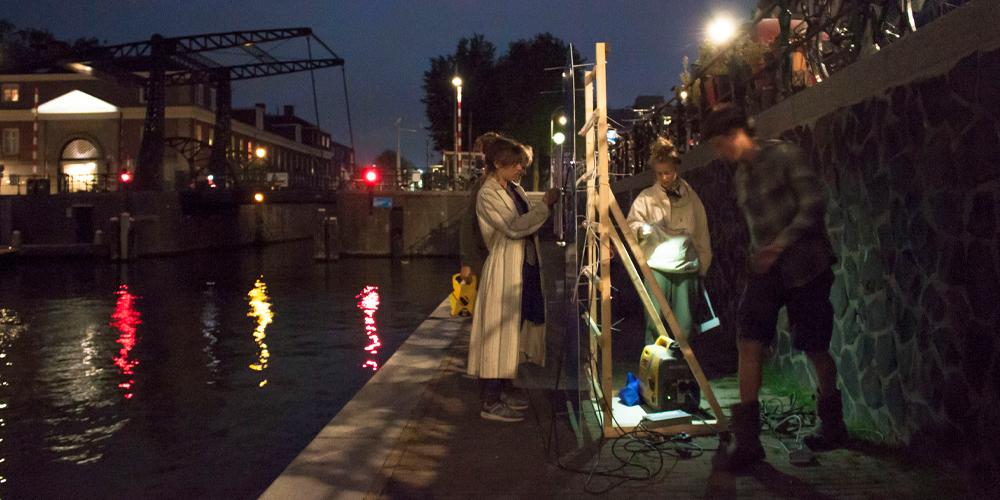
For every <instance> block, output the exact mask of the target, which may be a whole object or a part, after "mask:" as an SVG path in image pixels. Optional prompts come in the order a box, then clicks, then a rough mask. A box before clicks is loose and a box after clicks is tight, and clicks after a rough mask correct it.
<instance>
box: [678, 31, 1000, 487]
mask: <svg viewBox="0 0 1000 500" xmlns="http://www.w3.org/2000/svg"><path fill="white" fill-rule="evenodd" d="M997 81H1000V51H996V50H994V51H989V52H982V53H975V54H973V55H971V56H968V57H966V58H964V59H962V60H961V61H960V62H958V63H957V64H955V65H954V67H953V68H952V69H951V70H950V71H949V72H948V73H947V74H945V75H942V76H939V77H934V78H930V79H925V80H920V81H916V82H913V83H911V84H907V85H902V86H897V87H894V88H891V89H889V90H888V91H886V92H884V93H882V94H881V95H878V96H875V97H872V98H868V99H865V100H862V101H861V102H858V103H857V104H854V105H851V106H846V107H842V108H840V109H837V110H835V111H833V112H831V113H828V114H826V115H825V116H822V117H821V118H819V119H817V120H816V121H814V122H812V123H809V124H806V125H800V126H797V127H795V128H793V129H791V130H786V131H784V133H782V134H781V135H782V136H783V137H784V138H786V139H789V140H792V141H794V142H797V143H798V144H800V145H801V146H802V147H803V148H804V149H805V151H806V152H807V154H808V156H809V157H810V158H811V161H812V162H813V164H814V165H816V166H817V167H818V169H819V171H820V172H821V173H822V176H823V178H824V179H825V181H826V184H827V186H828V189H829V200H830V204H829V210H828V220H827V224H828V228H829V231H830V235H831V239H832V240H833V244H834V247H835V249H836V252H837V255H838V257H839V262H838V263H837V264H836V265H835V267H834V271H835V274H836V282H835V283H834V286H833V291H832V295H831V300H832V302H833V305H834V310H835V329H834V336H833V342H832V347H831V350H832V352H833V353H834V355H835V357H836V358H837V359H838V365H839V368H840V374H841V379H842V386H843V390H844V402H845V412H846V417H847V419H848V421H849V423H850V424H852V427H854V428H862V429H870V430H873V431H875V432H876V433H877V434H878V435H880V436H881V437H883V438H885V439H886V440H888V441H890V442H900V443H906V444H909V445H911V446H913V447H915V449H920V448H921V447H925V449H926V450H930V452H931V453H934V454H935V455H938V456H940V453H941V452H942V451H948V452H951V453H953V455H952V456H950V457H948V458H952V459H955V460H957V461H959V462H964V464H965V465H966V466H967V467H968V468H970V469H971V470H973V471H982V472H987V471H988V472H987V473H985V474H978V473H977V474H976V475H975V477H979V478H986V477H991V476H990V474H995V473H996V471H997V470H998V469H997V468H998V464H1000V452H998V448H997V447H996V446H995V445H993V444H992V439H987V437H989V436H996V435H1000V396H998V395H1000V339H998V338H997V337H998V328H997V325H998V324H1000V272H998V269H1000V245H998V240H1000V87H997V85H996V82H997ZM732 174H733V168H732V167H731V166H730V165H725V164H722V163H720V162H713V163H710V164H709V165H707V166H705V167H702V168H695V169H693V170H690V171H688V172H686V173H685V178H686V179H687V180H688V181H689V182H690V183H691V184H692V185H693V186H694V188H695V190H696V191H697V192H698V193H699V194H700V196H701V197H702V198H703V199H704V200H705V204H706V208H707V210H708V212H709V213H708V218H709V221H710V226H711V227H712V229H713V232H712V240H713V247H714V250H715V252H716V261H715V262H716V263H715V264H714V266H713V269H712V271H711V272H710V274H709V278H708V283H709V285H708V286H709V287H710V289H712V290H714V291H715V294H714V297H715V300H716V303H717V304H716V305H717V307H718V309H719V310H720V312H721V314H722V318H723V322H724V323H725V322H726V320H727V319H728V320H729V322H730V323H732V322H733V321H735V319H736V318H737V316H736V308H737V306H738V302H739V298H740V294H741V292H742V289H743V286H744V284H745V280H746V275H745V272H746V271H745V265H744V263H745V259H746V255H747V249H746V244H747V241H748V239H747V235H746V225H745V222H744V221H743V220H742V216H741V215H740V213H739V211H738V209H737V207H736V205H735V199H734V196H733V187H732ZM778 338H779V340H778V342H777V345H776V356H775V357H774V362H775V363H776V364H777V366H779V367H780V368H781V369H782V371H783V372H784V373H786V374H788V375H790V376H792V377H795V378H797V379H798V380H800V381H801V382H803V383H805V384H808V385H812V384H813V383H814V381H815V380H814V378H815V377H814V375H813V373H812V371H811V369H810V368H809V367H808V363H807V361H806V359H805V358H804V356H802V355H801V354H799V353H797V352H794V351H793V350H792V349H791V347H790V339H789V336H788V332H787V322H786V321H785V319H784V318H782V320H781V321H780V324H779V337H778ZM993 477H995V476H993Z"/></svg>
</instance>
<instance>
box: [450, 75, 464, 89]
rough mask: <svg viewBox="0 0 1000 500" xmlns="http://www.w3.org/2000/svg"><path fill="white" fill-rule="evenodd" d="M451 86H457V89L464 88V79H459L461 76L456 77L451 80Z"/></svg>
mask: <svg viewBox="0 0 1000 500" xmlns="http://www.w3.org/2000/svg"><path fill="white" fill-rule="evenodd" d="M451 84H452V85H454V86H456V87H461V86H462V78H461V77H459V76H455V78H452V79H451Z"/></svg>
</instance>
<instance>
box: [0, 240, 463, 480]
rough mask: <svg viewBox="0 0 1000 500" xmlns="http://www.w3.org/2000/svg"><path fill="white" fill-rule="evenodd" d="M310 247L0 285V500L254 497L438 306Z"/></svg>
mask: <svg viewBox="0 0 1000 500" xmlns="http://www.w3.org/2000/svg"><path fill="white" fill-rule="evenodd" d="M311 250H312V248H311V243H291V244H282V245H275V246H270V247H266V248H263V249H239V250H237V249H233V250H225V251H218V252H214V253H206V254H196V255H187V256H180V257H170V258H161V259H146V260H141V261H139V262H135V263H131V264H128V265H112V264H107V263H103V262H82V263H81V262H46V263H21V264H19V265H18V266H17V267H15V268H14V269H3V270H0V439H2V441H0V498H3V499H11V498H126V497H131V498H149V497H157V498H159V497H171V498H191V497H211V498H255V497H256V496H257V495H259V494H260V493H261V492H263V490H264V489H265V488H266V487H267V486H268V485H269V484H270V483H271V481H272V480H273V479H274V478H275V477H277V475H278V474H280V473H281V471H282V470H283V469H284V467H285V466H286V465H288V463H290V462H291V460H292V459H293V458H294V457H295V456H296V455H297V454H298V452H299V451H301V450H302V448H304V447H305V446H306V444H308V443H309V441H310V440H311V439H312V438H313V436H315V434H316V433H317V432H318V431H319V430H320V429H321V428H322V427H323V425H324V424H326V423H327V422H328V421H329V420H330V419H331V418H332V417H333V416H334V415H336V413H337V411H338V410H340V408H341V407H342V406H343V405H344V404H345V403H346V402H347V401H348V400H350V398H351V397H352V396H353V395H354V394H355V393H356V392H357V391H358V390H359V389H360V388H361V386H363V385H364V383H365V382H366V381H367V380H368V379H369V378H370V377H371V376H372V374H373V373H374V371H375V370H377V369H378V367H379V366H380V365H381V364H382V363H384V362H385V361H386V360H387V359H388V358H389V356H391V354H392V353H393V351H394V350H395V349H396V348H397V347H398V346H399V345H400V344H401V343H402V342H403V341H405V340H406V337H407V336H408V335H409V334H410V332H412V331H413V330H414V329H415V328H416V327H417V326H418V325H419V324H420V322H421V321H422V320H423V319H424V318H425V317H426V316H427V315H428V314H429V313H430V312H431V311H432V310H433V309H434V307H435V306H436V305H438V304H439V303H440V302H441V300H442V299H444V298H445V296H446V295H447V293H448V292H449V289H448V287H449V280H448V277H449V276H450V275H451V273H452V272H454V261H453V260H452V259H414V260H412V261H410V262H408V263H404V264H391V263H390V262H389V261H388V260H385V259H362V258H345V259H343V260H340V261H339V262H335V263H315V262H314V261H313V260H312V258H311V253H310V252H311Z"/></svg>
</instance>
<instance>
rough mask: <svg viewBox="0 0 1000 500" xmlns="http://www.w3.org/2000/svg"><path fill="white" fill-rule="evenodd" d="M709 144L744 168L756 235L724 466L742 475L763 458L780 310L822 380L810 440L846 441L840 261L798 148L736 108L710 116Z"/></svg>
mask: <svg viewBox="0 0 1000 500" xmlns="http://www.w3.org/2000/svg"><path fill="white" fill-rule="evenodd" d="M703 140H710V141H711V143H712V145H713V147H714V148H715V152H716V156H717V157H719V158H720V159H724V160H727V161H730V162H734V163H736V165H737V169H736V173H735V175H734V177H733V183H734V185H735V187H736V202H737V204H738V205H739V207H740V209H741V210H742V211H743V215H744V216H745V218H746V221H747V226H748V227H749V229H750V259H749V262H748V267H749V279H748V282H747V288H746V290H745V291H744V293H743V299H742V301H741V303H740V334H739V344H738V349H739V386H740V403H739V404H737V405H734V406H733V408H732V412H733V414H732V430H733V435H734V436H733V437H734V439H733V441H732V442H731V443H730V444H729V445H728V446H727V447H726V448H725V449H724V450H723V451H722V452H721V453H720V456H719V461H718V462H717V464H719V465H721V466H723V467H725V468H729V469H731V470H740V469H746V468H748V467H749V466H751V465H753V464H754V463H756V462H758V461H760V460H763V458H764V449H763V447H761V445H760V422H759V414H760V403H759V401H758V393H759V392H760V385H761V366H762V361H763V352H764V349H765V348H766V347H767V346H768V345H770V344H771V342H773V340H774V337H775V333H776V331H775V327H776V325H777V320H778V311H779V310H780V309H781V308H782V307H786V308H787V311H788V323H789V326H790V328H791V335H792V345H793V346H794V347H795V348H796V349H799V350H801V351H803V352H805V354H806V357H808V358H809V360H810V362H812V365H813V367H814V368H815V370H816V374H817V378H818V380H819V384H818V385H819V387H818V392H819V394H818V397H817V400H818V413H819V416H820V420H821V425H820V427H819V429H818V430H817V431H816V432H814V434H813V435H811V436H808V437H806V439H805V442H806V444H807V445H808V446H809V447H810V448H811V449H813V450H814V451H822V450H829V449H833V448H837V447H840V446H842V445H843V444H844V443H845V442H846V440H847V438H848V435H847V428H846V427H845V426H844V419H843V407H842V403H841V395H840V392H839V391H838V390H837V365H836V364H835V363H834V359H833V356H831V355H830V338H831V336H832V334H833V306H832V305H831V303H830V288H831V286H832V285H833V271H832V270H831V265H832V264H833V263H834V262H836V257H835V256H834V253H833V246H832V245H831V244H830V238H829V236H828V235H827V231H826V222H825V216H826V188H825V186H824V184H823V181H822V179H821V178H820V177H819V175H818V174H817V173H816V171H815V169H814V168H813V166H812V165H810V164H809V162H808V161H807V160H806V158H805V155H804V154H803V152H802V150H801V149H800V148H799V147H798V146H797V145H795V144H792V143H789V142H785V141H778V140H772V141H762V140H757V139H756V138H754V134H753V128H752V127H751V126H750V123H749V121H748V119H747V117H746V114H745V113H744V112H743V110H742V109H740V108H738V107H736V106H734V105H732V104H724V105H721V106H717V107H716V108H713V110H712V111H711V112H710V113H709V114H708V116H706V118H705V121H704V124H703Z"/></svg>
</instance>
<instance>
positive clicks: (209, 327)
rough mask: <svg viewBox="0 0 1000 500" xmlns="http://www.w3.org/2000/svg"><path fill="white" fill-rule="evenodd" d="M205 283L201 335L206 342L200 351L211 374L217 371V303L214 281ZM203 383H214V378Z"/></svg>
mask: <svg viewBox="0 0 1000 500" xmlns="http://www.w3.org/2000/svg"><path fill="white" fill-rule="evenodd" d="M205 284H206V285H207V286H208V289H206V290H205V293H204V294H202V295H203V298H204V303H203V304H202V309H201V336H202V337H204V338H205V341H206V343H205V347H203V348H202V352H204V353H205V355H206V356H208V363H206V365H205V366H207V367H208V370H209V371H210V372H212V374H213V375H216V374H218V373H219V358H218V356H216V355H215V346H216V344H218V343H219V335H218V334H219V304H218V303H217V301H218V297H217V295H216V292H215V282H214V281H209V282H207V283H205ZM205 383H206V384H214V383H215V379H214V378H210V379H208V380H207V381H206V382H205Z"/></svg>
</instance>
